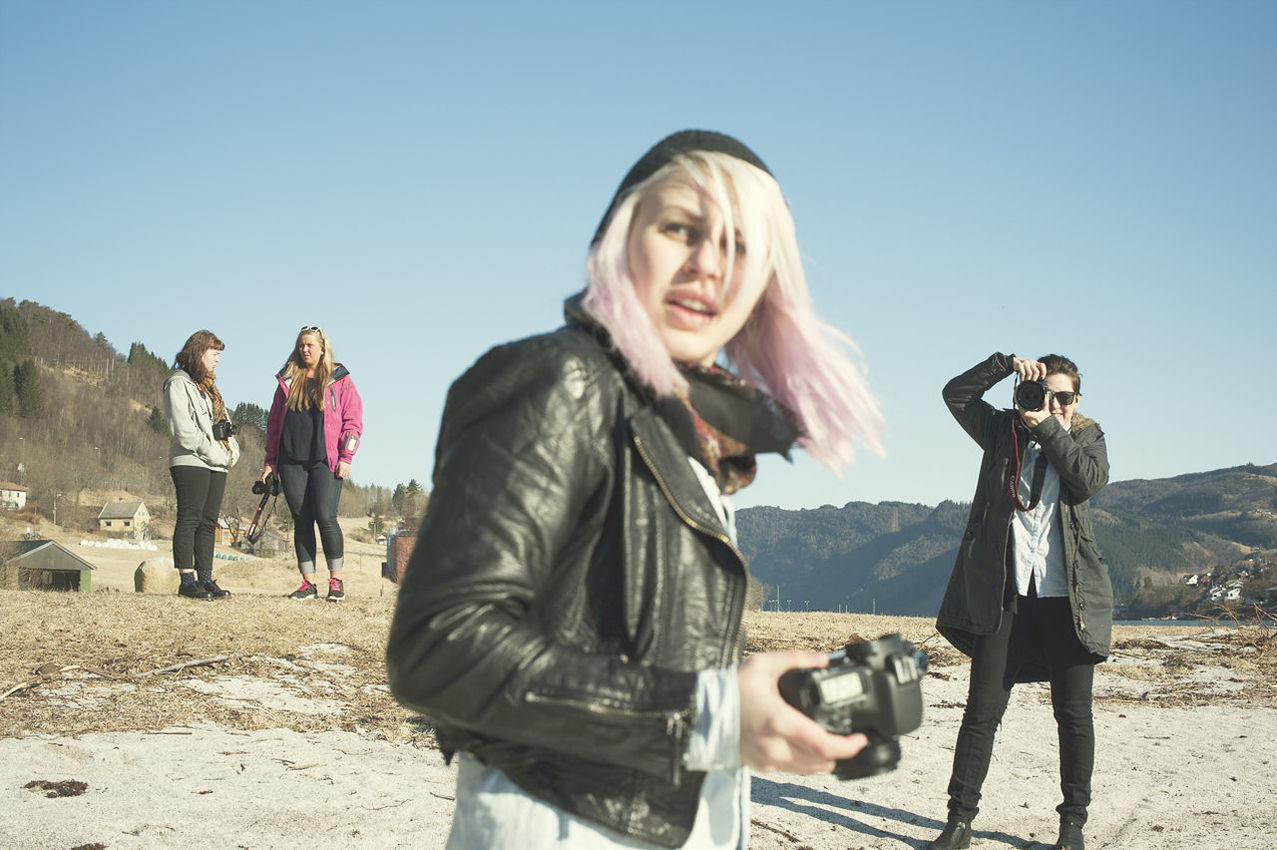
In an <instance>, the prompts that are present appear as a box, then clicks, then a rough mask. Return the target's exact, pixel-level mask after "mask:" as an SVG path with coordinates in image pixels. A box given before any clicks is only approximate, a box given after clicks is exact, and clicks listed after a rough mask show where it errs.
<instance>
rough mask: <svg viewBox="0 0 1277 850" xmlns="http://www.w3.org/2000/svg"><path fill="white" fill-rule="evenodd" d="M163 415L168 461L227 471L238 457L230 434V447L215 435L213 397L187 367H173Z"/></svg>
mask: <svg viewBox="0 0 1277 850" xmlns="http://www.w3.org/2000/svg"><path fill="white" fill-rule="evenodd" d="M164 416H165V417H167V418H168V424H169V432H170V433H171V434H172V435H173V437H172V440H171V441H170V442H169V450H168V465H169V466H170V467H173V466H202V467H204V468H205V469H211V470H213V471H214V472H226V471H228V470H229V469H230V468H231V467H232V466H234V465H235V463H236V462H237V461H238V460H239V444H238V443H236V442H235V438H234V437H231V438H230V439H229V440H228V441H227V442H229V443H230V449H229V450H227V448H226V446H223V445H222V444H221V443H219V442H218V441H217V440H214V439H213V400H212V399H211V398H209V396H208V394H207V393H204V392H203V391H201V390H200V388H199V386H198V385H197V384H196V383H195V382H194V381H193V380H191V376H190V375H188V374H187V373H186V370H185V369H174V370H173V373H172V374H171V375H169V376H168V379H167V380H166V381H165V382H164Z"/></svg>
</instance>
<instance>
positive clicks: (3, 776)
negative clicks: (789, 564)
mask: <svg viewBox="0 0 1277 850" xmlns="http://www.w3.org/2000/svg"><path fill="white" fill-rule="evenodd" d="M1176 639H1178V638H1176V637H1172V640H1176ZM1147 660H1148V659H1147V658H1144V657H1141V655H1140V654H1139V653H1136V654H1131V655H1128V657H1126V658H1118V659H1115V662H1114V663H1112V664H1110V665H1106V666H1105V667H1101V668H1100V669H1101V671H1102V672H1101V674H1100V675H1099V677H1098V680H1097V682H1098V687H1097V695H1098V696H1099V697H1100V699H1099V700H1098V704H1097V707H1096V726H1097V735H1098V764H1097V768H1096V776H1095V802H1094V805H1093V810H1092V815H1091V822H1090V824H1089V825H1088V828H1087V838H1088V846H1090V847H1109V848H1170V849H1171V850H1174V848H1194V849H1195V850H1197V849H1198V848H1238V850H1244V849H1245V848H1261V847H1262V848H1267V847H1271V846H1272V845H1273V844H1274V842H1277V761H1275V757H1277V709H1274V708H1272V707H1269V706H1263V707H1245V706H1243V705H1238V704H1236V703H1235V701H1234V700H1232V699H1231V698H1230V696H1229V691H1230V690H1231V689H1233V688H1235V687H1237V684H1236V683H1235V682H1230V681H1229V680H1228V678H1229V677H1228V675H1227V674H1226V673H1225V672H1223V671H1220V670H1212V669H1210V668H1201V669H1198V670H1196V671H1195V672H1194V674H1193V675H1194V677H1195V681H1194V684H1193V687H1194V688H1196V689H1197V690H1198V691H1199V692H1202V691H1203V689H1204V690H1205V691H1206V692H1214V693H1216V694H1217V696H1218V697H1219V702H1217V703H1215V704H1208V705H1196V706H1192V707H1166V706H1164V705H1159V702H1160V701H1161V699H1160V698H1156V699H1150V700H1148V701H1141V702H1128V701H1117V702H1107V701H1106V700H1105V699H1104V698H1103V697H1104V696H1105V695H1106V694H1107V695H1113V696H1125V695H1128V692H1129V691H1130V690H1131V688H1132V687H1135V688H1140V687H1143V685H1141V684H1139V680H1132V679H1130V678H1128V677H1127V676H1125V675H1122V674H1120V673H1118V672H1114V670H1115V669H1116V668H1119V667H1121V666H1122V665H1126V664H1134V665H1139V664H1142V663H1146V662H1147ZM1110 668H1114V669H1110ZM965 686H966V677H965V669H964V668H963V667H961V666H951V667H940V668H935V669H933V671H932V675H930V676H929V677H928V679H927V681H926V684H925V694H926V701H927V716H926V719H925V722H924V724H923V726H922V727H921V728H920V729H919V730H918V731H917V732H916V733H914V734H912V735H909V736H907V737H906V738H905V739H904V741H903V742H902V744H903V748H904V758H903V760H902V762H901V764H900V767H899V769H898V770H896V771H895V772H893V773H891V774H888V775H884V776H880V777H875V778H872V779H868V780H860V781H851V782H841V781H839V780H837V779H835V778H833V777H831V776H816V777H799V776H791V775H784V774H779V775H767V776H757V777H755V778H754V782H753V799H754V810H753V829H752V839H751V845H750V846H751V847H754V848H790V850H801V849H802V848H809V849H810V850H835V848H837V849H838V850H846V849H847V848H909V847H914V848H916V847H922V846H924V845H925V843H926V842H927V841H928V840H929V839H930V838H931V837H933V836H934V834H935V833H936V832H937V830H939V829H940V828H941V827H942V826H943V820H944V812H945V796H944V788H945V784H946V782H947V779H948V770H949V765H950V759H951V757H952V747H953V738H954V734H955V732H956V729H957V724H958V722H959V719H960V716H961V704H962V700H963V698H964V696H965ZM219 696H220V698H223V699H226V700H234V701H240V702H245V701H249V702H251V701H252V700H266V699H275V700H277V699H278V697H279V694H277V693H274V694H272V693H271V692H270V691H269V689H263V688H262V687H260V686H258V687H256V688H255V687H253V686H252V685H251V683H238V684H235V683H228V684H227V685H225V686H224V687H223V688H222V689H221V691H220V693H219ZM300 710H303V711H327V710H338V711H339V710H341V707H340V706H327V707H325V706H323V705H322V704H320V703H318V702H316V703H313V704H311V705H309V706H307V705H302V706H300ZM1055 759H1056V747H1055V733H1054V722H1053V720H1052V717H1051V712H1050V707H1049V706H1048V705H1046V704H1045V691H1044V689H1043V688H1042V687H1041V686H1021V687H1020V688H1018V689H1017V691H1016V693H1015V695H1014V698H1013V702H1012V706H1011V708H1010V710H1009V711H1008V713H1007V717H1006V720H1005V723H1004V727H1003V730H1002V732H1001V733H1000V736H999V743H998V746H997V748H996V750H995V758H994V763H993V767H992V770H991V772H990V775H989V779H988V781H987V783H986V786H985V791H986V794H985V799H984V801H983V807H982V813H981V816H980V817H979V819H978V820H977V821H976V841H975V842H974V844H973V846H974V847H978V848H979V847H987V848H998V847H1014V848H1041V847H1047V846H1049V845H1050V842H1051V841H1052V840H1053V839H1054V834H1055V833H1054V830H1055V823H1056V815H1055V812H1054V804H1055V803H1056V801H1057V799H1058V793H1059V792H1058V786H1057V779H1056V776H1055ZM38 780H46V781H49V782H61V781H65V780H75V781H78V782H82V783H85V786H86V787H85V790H84V791H83V793H80V794H78V795H75V796H63V797H56V796H55V797H50V796H46V794H47V793H48V792H47V791H43V790H40V789H33V788H29V787H27V786H28V784H29V783H31V782H33V781H38ZM452 791H453V770H452V768H450V767H448V766H445V765H444V764H443V761H442V759H441V757H440V755H439V753H438V752H437V751H436V750H434V749H433V748H431V747H429V746H420V745H413V744H410V743H391V742H388V741H385V740H377V739H375V738H372V737H369V736H365V735H361V734H359V733H358V732H324V733H322V734H307V733H305V732H304V731H295V730H293V729H271V730H265V731H255V732H243V731H237V730H230V729H225V728H218V727H214V726H194V727H171V728H167V729H163V730H158V731H150V732H127V733H100V734H86V735H81V736H74V737H72V736H60V735H57V734H40V733H32V734H23V735H21V736H16V737H10V738H5V739H0V846H3V847H15V848H75V847H86V846H88V847H94V846H101V847H111V848H142V847H147V848H151V847H155V848H162V847H191V846H196V847H210V848H223V847H224V848H276V847H277V848H292V847H297V848H300V847H314V846H322V847H407V846H411V847H418V848H440V847H443V844H444V840H445V836H446V834H447V828H448V824H449V819H450V813H451V806H452V798H451V795H452Z"/></svg>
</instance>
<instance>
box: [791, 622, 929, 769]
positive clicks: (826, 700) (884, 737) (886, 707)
mask: <svg viewBox="0 0 1277 850" xmlns="http://www.w3.org/2000/svg"><path fill="white" fill-rule="evenodd" d="M926 672H927V656H926V655H925V654H924V653H923V652H921V651H919V650H918V649H917V648H915V647H914V645H913V644H912V643H910V642H909V641H907V640H902V639H901V637H900V635H899V634H889V635H883V636H882V637H881V638H879V639H878V640H870V641H864V642H861V643H849V644H847V647H846V648H845V649H844V650H842V651H841V652H835V653H834V654H833V655H831V656H829V666H828V667H818V668H810V669H805V670H790V671H789V672H788V673H786V674H785V675H783V676H781V677H780V693H781V696H783V697H784V698H785V701H786V702H788V703H789V704H790V705H792V706H794V707H795V708H797V709H798V710H799V711H801V712H802V713H803V714H806V715H807V716H808V717H810V718H812V719H813V720H815V721H816V722H817V723H819V724H820V725H821V726H823V727H824V728H825V729H827V730H829V731H830V732H833V733H835V734H838V735H850V734H852V733H853V732H863V733H865V735H866V736H867V737H868V738H869V743H868V745H867V746H866V747H865V748H864V749H863V750H861V751H860V753H859V754H857V755H856V756H855V757H854V758H850V759H843V760H842V761H839V762H838V763H837V765H836V766H835V767H834V776H837V777H838V778H839V779H861V778H863V777H866V776H877V775H878V774H880V773H886V772H887V771H889V770H895V768H896V765H897V764H899V763H900V740H899V736H900V735H903V734H904V733H906V732H912V731H913V730H914V729H917V728H918V727H919V726H920V725H922V677H923V676H924V675H925V674H926Z"/></svg>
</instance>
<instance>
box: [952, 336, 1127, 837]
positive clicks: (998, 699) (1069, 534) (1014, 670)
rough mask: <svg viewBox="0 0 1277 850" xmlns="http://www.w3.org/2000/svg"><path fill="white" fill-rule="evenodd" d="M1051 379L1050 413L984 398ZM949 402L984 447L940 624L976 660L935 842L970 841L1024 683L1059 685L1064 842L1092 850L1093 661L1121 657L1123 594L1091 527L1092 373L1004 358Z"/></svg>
mask: <svg viewBox="0 0 1277 850" xmlns="http://www.w3.org/2000/svg"><path fill="white" fill-rule="evenodd" d="M1013 373H1014V374H1017V375H1018V376H1019V379H1020V381H1025V382H1027V381H1041V382H1043V383H1044V384H1045V387H1046V390H1047V392H1046V403H1045V405H1044V406H1043V407H1042V408H1041V409H1040V410H1036V411H1033V410H1025V409H1021V408H1018V407H1017V408H1016V409H1013V410H997V409H995V408H994V407H993V406H992V405H990V404H989V403H988V402H987V401H985V400H984V398H983V396H984V394H985V392H987V391H988V390H989V389H991V388H992V387H993V386H994V385H996V384H997V383H999V382H1000V381H1002V380H1003V379H1004V378H1006V377H1007V376H1009V375H1011V374H1013ZM943 395H944V400H945V404H946V405H947V406H948V408H949V412H950V413H952V414H953V416H954V418H955V419H957V420H958V423H959V424H960V425H961V426H962V427H963V429H964V430H965V431H966V432H967V433H968V434H969V435H970V436H971V438H972V439H973V440H975V441H976V442H977V443H978V444H979V445H980V447H981V448H982V449H984V458H983V461H982V463H981V466H980V477H979V480H978V482H977V485H976V493H975V498H974V499H973V500H972V503H971V514H970V517H969V518H968V520H967V527H966V531H965V533H964V534H963V538H962V542H961V544H960V545H959V547H958V556H957V562H956V563H955V564H954V568H953V574H952V576H951V577H950V579H949V586H948V589H947V590H946V592H945V596H944V601H943V602H942V603H941V606H940V614H939V616H938V617H937V620H936V626H937V628H938V629H939V631H940V633H941V634H943V635H944V636H945V637H946V638H947V639H948V640H949V642H950V643H952V644H953V645H954V646H955V647H956V648H958V649H959V650H961V651H962V652H963V653H965V654H967V655H969V656H970V657H971V683H970V690H969V693H968V697H967V706H966V710H965V712H964V714H963V718H962V727H961V729H960V730H959V732H958V740H957V744H956V746H955V748H954V760H953V773H952V776H951V778H950V782H949V817H948V822H947V824H946V826H945V829H944V831H943V832H942V833H941V834H940V836H939V837H938V838H936V840H935V841H933V842H932V843H931V844H930V845H928V846H929V847H930V848H932V849H933V850H951V848H964V847H967V846H969V845H970V841H971V821H972V819H973V818H974V817H975V815H976V813H977V812H978V810H979V809H978V803H979V799H980V788H981V786H982V784H983V782H984V778H985V775H986V773H987V772H988V768H989V761H990V759H991V757H992V753H993V738H994V732H995V731H996V729H997V726H998V724H999V722H1000V721H1001V719H1002V714H1003V712H1004V711H1005V710H1006V706H1007V702H1008V700H1009V698H1010V695H1011V687H1012V686H1013V685H1014V684H1015V683H1016V682H1025V681H1043V680H1047V681H1049V682H1050V684H1051V704H1052V707H1053V708H1054V712H1055V718H1056V723H1057V726H1058V730H1059V741H1060V787H1061V790H1062V792H1063V796H1064V801H1063V802H1062V803H1061V804H1060V805H1059V806H1057V809H1056V810H1057V811H1058V812H1059V814H1060V834H1059V840H1058V841H1057V843H1056V844H1055V847H1057V848H1064V850H1082V848H1083V838H1082V827H1083V825H1084V824H1085V823H1086V818H1087V808H1088V806H1089V805H1090V797H1091V772H1092V769H1093V765H1094V759H1095V733H1094V727H1093V723H1092V717H1091V685H1092V679H1093V674H1094V665H1095V664H1096V663H1098V662H1100V661H1102V660H1103V659H1104V658H1106V657H1107V656H1108V653H1109V642H1110V635H1111V632H1112V625H1113V589H1112V585H1111V583H1110V581H1109V575H1108V567H1107V565H1106V564H1105V563H1104V560H1103V558H1102V556H1101V555H1100V551H1099V547H1098V546H1097V545H1096V542H1095V532H1094V529H1093V527H1092V523H1091V510H1090V499H1091V497H1092V496H1094V495H1095V494H1096V493H1098V492H1099V491H1100V490H1101V489H1102V488H1103V487H1104V485H1105V484H1107V483H1108V477H1109V464H1108V452H1107V448H1106V446H1105V442H1104V432H1103V430H1102V429H1101V428H1100V426H1099V424H1098V423H1096V422H1095V421H1093V420H1091V419H1088V418H1086V417H1084V416H1081V415H1078V414H1077V406H1078V402H1079V400H1080V398H1081V377H1080V375H1079V374H1078V371H1077V366H1076V365H1075V364H1074V363H1073V361H1071V360H1069V359H1068V358H1066V357H1062V356H1059V355H1054V354H1051V355H1047V356H1045V357H1043V358H1042V359H1041V360H1026V359H1022V358H1019V357H1016V356H1014V355H1008V354H1000V353H999V354H993V355H991V356H990V357H989V358H988V359H987V360H985V361H984V362H982V363H980V364H978V365H976V366H974V367H973V368H971V369H968V370H967V371H966V372H963V373H962V374H961V375H959V376H958V377H956V378H954V379H953V380H951V381H950V382H949V383H948V384H946V385H945V388H944V393H943Z"/></svg>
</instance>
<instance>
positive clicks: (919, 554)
mask: <svg viewBox="0 0 1277 850" xmlns="http://www.w3.org/2000/svg"><path fill="white" fill-rule="evenodd" d="M1091 504H1092V508H1093V513H1094V519H1095V534H1096V538H1097V540H1098V542H1099V545H1100V551H1101V552H1103V553H1104V559H1105V561H1106V562H1107V563H1108V565H1109V571H1110V574H1111V576H1112V578H1113V587H1114V591H1115V593H1116V594H1117V596H1118V598H1119V599H1123V598H1128V597H1129V596H1130V595H1131V594H1132V593H1134V592H1135V591H1136V589H1137V587H1138V586H1139V585H1140V584H1141V582H1142V581H1143V580H1145V579H1148V580H1150V581H1152V582H1154V583H1157V584H1170V583H1174V582H1176V581H1178V579H1179V577H1180V576H1181V575H1182V574H1185V573H1195V572H1206V571H1210V570H1212V569H1216V568H1218V567H1220V566H1224V565H1232V564H1234V563H1235V562H1236V561H1237V560H1238V559H1240V558H1242V557H1244V556H1246V555H1249V554H1251V553H1253V552H1255V551H1257V550H1258V551H1263V550H1273V549H1277V515H1275V512H1277V464H1271V465H1269V466H1255V465H1254V464H1248V465H1246V466H1239V467H1234V468H1231V469H1219V470H1215V471H1213V472H1202V473H1193V474H1189V475H1180V476H1176V477H1174V478H1164V479H1156V480H1151V481H1149V480H1133V481H1119V482H1114V483H1111V484H1109V485H1108V486H1107V487H1106V488H1105V489H1104V490H1103V491H1101V492H1100V494H1099V495H1098V496H1096V497H1095V498H1094V499H1093V500H1092V503H1091ZM969 508H970V505H969V504H959V503H956V502H943V503H941V504H940V505H938V506H936V507H934V508H932V507H928V506H926V505H919V504H907V503H902V502H882V503H879V504H876V505H874V504H868V503H865V502H850V503H848V504H846V505H844V506H843V507H841V508H835V507H832V506H828V505H826V506H824V507H821V508H816V509H814V510H797V511H794V510H782V509H781V508H773V507H758V508H746V509H744V510H741V511H740V512H739V513H738V514H737V518H736V523H737V530H738V534H739V538H740V545H741V551H742V552H744V554H745V556H746V557H747V558H748V559H749V562H750V572H751V573H752V574H753V576H754V577H755V578H756V579H757V580H758V581H759V582H761V583H762V584H763V585H764V593H765V598H766V600H767V601H766V602H765V603H764V605H765V606H767V607H771V606H778V607H779V608H780V609H781V610H785V609H789V610H804V609H811V610H828V611H837V610H850V611H877V612H878V613H888V614H901V615H912V616H925V617H929V616H934V615H935V613H936V611H937V610H939V607H940V599H941V597H942V596H943V595H944V590H945V586H946V584H947V582H948V580H949V572H950V570H951V569H952V568H953V562H954V558H955V557H956V555H957V544H958V540H959V539H960V538H961V536H962V531H963V529H964V528H965V526H966V521H967V511H968V510H969ZM777 600H779V602H778V601H777Z"/></svg>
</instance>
